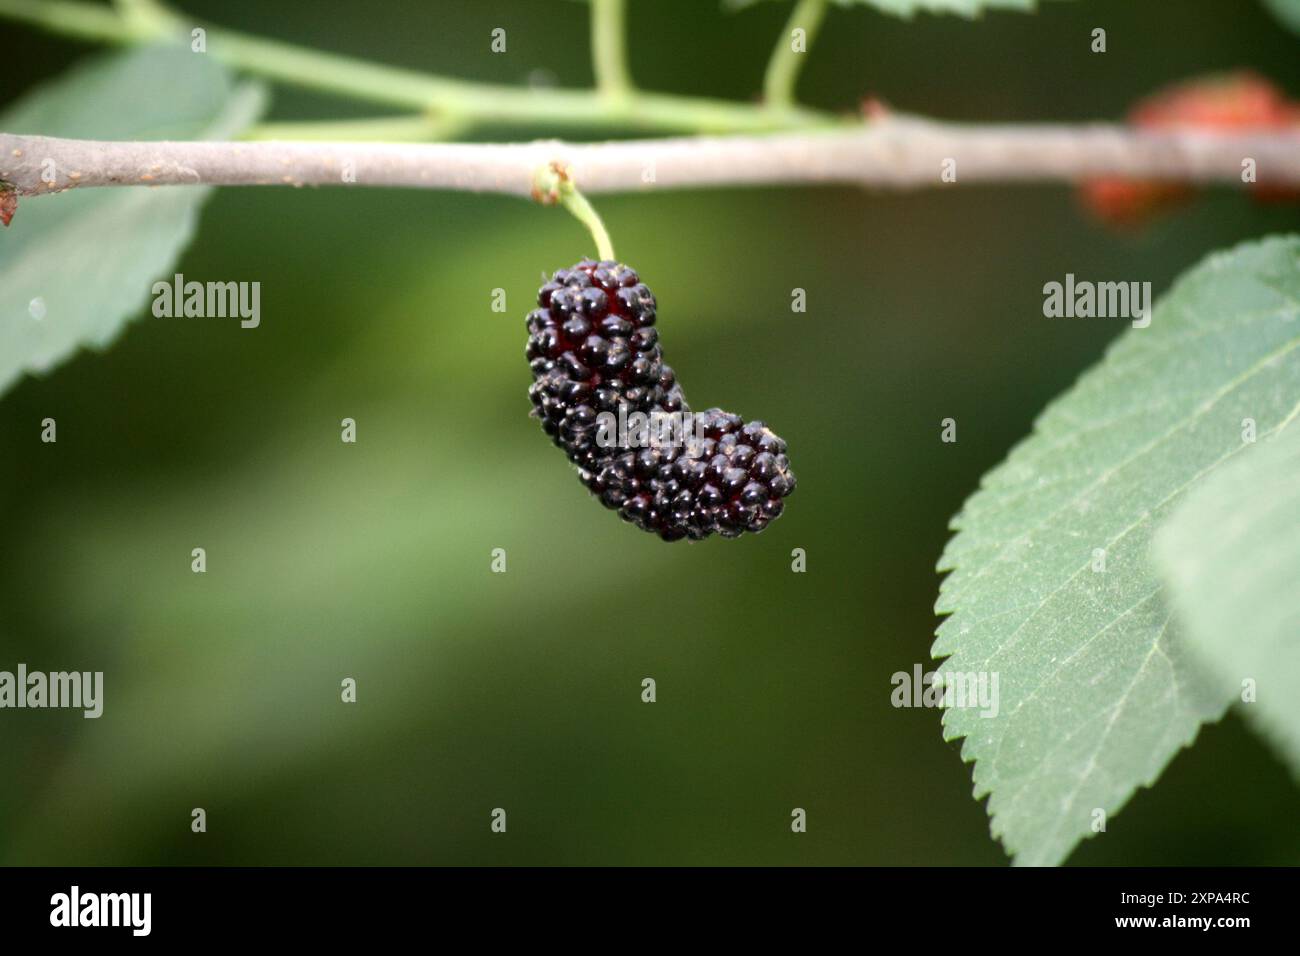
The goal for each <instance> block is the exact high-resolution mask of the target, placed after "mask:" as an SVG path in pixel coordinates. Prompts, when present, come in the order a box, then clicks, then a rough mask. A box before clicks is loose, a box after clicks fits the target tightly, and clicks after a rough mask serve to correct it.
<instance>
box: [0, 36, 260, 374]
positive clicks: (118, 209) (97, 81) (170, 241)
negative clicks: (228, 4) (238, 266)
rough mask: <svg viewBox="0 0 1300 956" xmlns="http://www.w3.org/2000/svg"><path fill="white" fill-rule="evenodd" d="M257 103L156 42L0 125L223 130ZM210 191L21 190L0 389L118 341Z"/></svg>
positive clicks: (2, 250)
mask: <svg viewBox="0 0 1300 956" xmlns="http://www.w3.org/2000/svg"><path fill="white" fill-rule="evenodd" d="M262 101H263V96H262V95H261V91H260V89H259V88H257V87H252V86H240V87H235V86H234V85H233V84H232V82H231V79H230V77H229V75H228V74H227V73H226V71H225V70H224V69H223V68H222V67H221V66H219V65H218V64H217V63H216V62H215V61H214V60H213V59H212V58H211V57H209V56H206V55H204V54H198V53H191V52H190V51H189V50H188V49H187V48H178V47H160V46H153V47H145V48H141V49H138V50H133V51H131V52H127V53H114V54H110V55H108V56H103V57H97V58H95V59H94V60H92V61H90V62H88V63H86V64H84V65H82V66H80V67H78V68H76V69H73V70H72V71H70V72H69V73H67V74H65V75H64V76H62V77H60V78H59V79H56V80H54V81H53V82H51V83H49V84H47V85H45V86H42V87H40V88H39V89H37V90H35V91H34V92H32V93H30V94H29V95H27V96H26V97H24V98H23V99H22V100H20V101H19V102H18V103H16V104H15V105H14V106H13V107H11V108H10V109H9V110H7V111H6V112H5V113H4V114H0V129H3V130H4V131H5V132H8V133H19V134H33V135H41V136H64V137H77V138H85V139H120V140H137V139H203V138H208V139H222V138H229V137H231V136H233V135H235V134H237V133H238V132H239V131H240V130H241V129H243V128H244V127H246V126H247V125H248V124H250V123H251V122H252V121H253V120H254V119H255V118H256V116H257V114H258V113H259V112H260V109H261V106H262ZM65 172H72V171H71V170H69V171H65ZM208 192H209V190H208V189H205V188H198V187H190V186H185V187H181V186H174V187H166V188H159V189H149V188H145V187H138V188H136V187H131V188H126V187H123V188H116V187H115V188H102V189H86V190H73V191H71V192H67V193H60V194H57V195H53V196H38V197H30V198H23V199H20V200H19V203H18V211H17V214H16V215H15V217H14V221H13V225H11V226H10V227H9V228H8V229H6V230H3V231H2V232H0V393H3V392H4V391H5V390H6V389H7V388H9V387H10V386H11V385H12V384H13V383H14V382H15V381H16V380H17V379H18V378H19V377H20V376H21V375H22V374H23V373H24V372H36V373H41V372H45V371H46V370H48V369H50V368H52V367H54V366H55V365H57V364H58V363H60V362H63V361H66V360H67V359H68V358H69V357H70V356H71V355H72V354H74V353H75V352H76V350H77V349H78V348H79V347H80V346H83V345H88V346H92V347H95V348H100V349H102V348H105V347H106V346H108V345H109V344H110V343H111V342H112V341H113V340H114V339H115V338H117V336H118V335H119V334H120V333H121V331H122V328H123V326H124V325H125V324H126V322H127V320H129V319H130V318H131V317H132V316H134V315H137V314H139V312H140V310H141V308H142V307H143V306H144V305H145V303H146V301H147V300H148V297H149V290H150V286H151V285H152V283H153V280H155V279H157V278H158V277H159V276H161V275H162V274H163V273H165V272H166V271H167V270H169V269H170V268H171V267H172V265H173V264H174V263H175V261H176V260H177V258H179V256H180V254H181V251H182V250H183V249H184V248H185V246H186V245H187V244H188V243H189V241H190V239H191V238H192V237H193V235H194V230H195V225H196V223H197V220H198V212H199V207H200V206H201V205H202V203H203V201H204V199H205V198H206V197H207V195H208Z"/></svg>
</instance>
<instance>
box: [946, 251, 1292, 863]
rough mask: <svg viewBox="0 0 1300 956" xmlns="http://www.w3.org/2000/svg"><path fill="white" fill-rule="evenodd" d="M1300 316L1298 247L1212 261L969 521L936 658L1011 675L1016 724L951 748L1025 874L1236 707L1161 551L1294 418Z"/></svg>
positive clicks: (971, 717)
mask: <svg viewBox="0 0 1300 956" xmlns="http://www.w3.org/2000/svg"><path fill="white" fill-rule="evenodd" d="M1298 318H1300V238H1294V237H1291V238H1275V239H1270V240H1265V241H1261V242H1258V243H1253V244H1246V245H1242V246H1238V247H1237V248H1236V249H1234V250H1232V251H1229V252H1226V253H1221V254H1217V255H1214V256H1211V257H1210V258H1209V259H1207V260H1206V261H1205V262H1204V263H1202V264H1201V265H1199V266H1198V267H1196V268H1195V269H1193V270H1192V271H1190V272H1189V273H1186V274H1185V275H1184V276H1183V278H1182V279H1181V280H1180V281H1179V282H1177V283H1176V285H1175V286H1174V288H1173V290H1172V291H1171V292H1170V293H1169V294H1168V295H1167V296H1166V297H1165V298H1164V299H1163V300H1162V301H1161V302H1160V303H1159V304H1157V306H1156V308H1155V310H1154V314H1153V315H1152V317H1151V324H1150V326H1149V327H1148V328H1145V329H1129V330H1128V331H1126V332H1125V334H1124V335H1123V336H1122V337H1121V338H1120V339H1119V340H1118V341H1117V342H1116V344H1115V345H1114V346H1113V347H1112V348H1111V349H1110V351H1109V352H1108V354H1107V356H1106V358H1105V359H1104V360H1103V361H1102V363H1101V364H1100V365H1099V366H1098V367H1096V368H1095V369H1093V370H1092V371H1090V372H1088V373H1087V374H1086V375H1084V376H1083V378H1082V379H1080V381H1079V382H1078V383H1077V384H1076V385H1075V387H1074V388H1073V389H1071V390H1070V391H1069V392H1067V393H1066V394H1065V395H1064V396H1063V397H1061V398H1060V399H1058V400H1057V401H1055V402H1054V403H1052V404H1051V405H1050V406H1049V407H1048V408H1047V410H1046V411H1045V412H1044V413H1043V414H1042V415H1041V416H1040V418H1039V419H1038V422H1037V423H1036V426H1035V430H1034V434H1033V435H1032V436H1031V437H1030V438H1028V439H1027V440H1025V441H1024V442H1022V443H1021V444H1020V445H1019V446H1018V447H1017V448H1016V449H1014V450H1013V451H1012V453H1011V455H1010V457H1009V458H1008V459H1007V461H1006V462H1004V463H1003V464H1002V465H1000V466H999V467H997V468H995V469H994V470H993V471H992V472H990V473H989V474H988V475H986V476H985V478H984V480H983V482H982V487H981V489H980V490H979V491H978V492H976V493H975V494H974V495H973V496H972V497H971V498H970V499H969V500H968V501H967V502H966V505H965V507H964V508H963V510H962V512H961V513H960V514H959V515H958V516H957V517H956V518H954V519H953V522H952V527H953V529H954V530H956V531H958V532H959V533H958V534H957V535H956V536H955V537H953V538H952V540H951V541H950V542H949V544H948V547H947V548H946V550H945V551H944V554H943V557H942V559H941V560H940V562H939V569H940V570H941V571H952V574H950V575H949V576H948V578H947V579H946V580H945V581H944V583H943V586H942V589H941V592H940V597H939V601H938V604H937V606H936V610H937V611H938V613H940V614H951V615H952V616H951V617H949V618H948V619H947V620H946V621H944V622H943V624H942V625H941V626H940V628H939V631H938V639H937V640H936V641H935V644H934V647H933V653H934V655H935V657H936V658H938V657H948V660H947V661H945V662H944V664H943V666H942V667H941V668H940V674H941V675H944V674H954V675H955V674H958V673H970V672H987V673H989V674H998V677H999V687H1000V701H999V705H1000V706H999V710H998V712H997V714H996V716H992V717H982V716H981V711H980V710H978V709H976V708H973V707H950V708H948V709H947V710H946V711H945V713H944V736H945V738H946V739H950V740H951V739H955V738H958V737H965V738H966V741H965V744H964V745H963V747H962V756H963V758H964V759H965V760H968V761H972V760H973V761H975V768H974V780H975V795H976V797H981V796H983V795H985V794H988V795H989V804H988V811H989V814H990V816H991V818H992V829H993V833H994V835H996V836H998V837H999V838H1000V839H1001V840H1002V841H1003V843H1004V845H1005V846H1006V847H1007V849H1008V850H1009V851H1010V852H1011V853H1012V854H1013V855H1014V856H1015V857H1016V860H1017V862H1019V863H1027V864H1053V863H1059V862H1061V861H1062V860H1064V859H1065V857H1066V855H1067V854H1068V853H1069V852H1070V850H1071V849H1072V848H1073V847H1074V845H1075V844H1076V843H1078V841H1079V840H1080V839H1082V838H1083V837H1085V836H1087V835H1089V834H1090V833H1091V832H1092V825H1093V814H1094V812H1095V810H1097V809H1101V810H1104V811H1105V812H1106V813H1107V814H1110V813H1113V812H1115V811H1116V810H1118V809H1119V808H1120V807H1121V806H1123V805H1124V803H1125V802H1126V801H1127V800H1128V798H1129V797H1130V796H1131V795H1132V793H1133V791H1134V789H1135V788H1136V787H1138V786H1139V785H1149V784H1151V783H1152V782H1153V781H1154V780H1155V779H1156V778H1157V777H1158V776H1159V774H1160V772H1161V771H1162V770H1163V768H1164V767H1165V765H1166V764H1167V763H1168V762H1169V760H1170V758H1171V757H1172V756H1173V755H1174V754H1175V753H1176V752H1177V751H1178V749H1179V748H1180V747H1183V746H1186V745H1187V744H1188V743H1190V742H1191V740H1192V739H1193V738H1194V737H1195V735H1196V732H1197V729H1198V728H1199V727H1200V725H1201V724H1202V723H1203V722H1205V721H1207V720H1213V719H1217V718H1218V717H1219V716H1221V715H1222V713H1223V711H1224V710H1225V708H1226V707H1227V705H1228V703H1229V702H1230V700H1231V694H1230V692H1225V690H1224V688H1223V687H1222V686H1221V685H1219V684H1218V683H1217V682H1214V681H1211V680H1209V679H1207V678H1206V676H1205V675H1204V674H1203V673H1202V672H1201V671H1200V670H1199V669H1198V668H1197V666H1196V663H1195V661H1193V660H1190V659H1189V657H1188V656H1187V653H1186V651H1185V648H1184V645H1183V643H1182V642H1181V641H1180V640H1179V636H1178V635H1177V634H1175V633H1174V627H1173V626H1172V625H1171V622H1170V611H1169V610H1168V608H1167V607H1166V605H1165V602H1164V600H1163V597H1162V594H1161V588H1160V581H1159V578H1158V576H1157V573H1156V570H1155V568H1154V567H1153V566H1152V562H1151V561H1150V559H1149V557H1148V550H1149V547H1150V543H1151V537H1152V534H1153V532H1154V529H1155V528H1156V527H1157V526H1159V524H1160V523H1161V521H1162V519H1164V518H1165V517H1166V516H1167V515H1168V514H1170V513H1171V512H1172V511H1173V509H1174V508H1175V507H1177V505H1178V503H1179V502H1180V500H1181V499H1182V497H1183V495H1184V492H1185V491H1186V489H1187V488H1188V487H1189V486H1191V485H1192V484H1193V483H1195V482H1196V481H1198V480H1199V479H1200V478H1202V477H1203V476H1204V475H1206V474H1208V473H1210V472H1211V471H1213V470H1214V469H1215V468H1217V467H1218V466H1219V465H1221V464H1222V463H1224V462H1226V461H1228V460H1230V459H1231V458H1232V457H1233V456H1234V455H1235V454H1237V453H1238V452H1240V451H1241V450H1242V448H1243V447H1248V446H1245V445H1243V443H1242V440H1241V434H1240V429H1241V423H1242V420H1243V419H1244V418H1248V417H1249V418H1253V419H1254V420H1255V421H1256V422H1257V423H1258V429H1259V434H1260V435H1261V436H1267V435H1269V434H1271V433H1273V432H1274V431H1276V430H1277V429H1279V428H1280V427H1282V425H1283V424H1284V423H1286V422H1287V421H1289V420H1290V419H1291V418H1292V417H1293V416H1294V415H1295V414H1296V405H1295V402H1296V397H1297V395H1300V353H1298V351H1297V350H1298V349H1300V321H1297V319H1298ZM1099 555H1101V557H1100V558H1099ZM1099 560H1104V565H1103V567H1104V571H1098V570H1097V562H1098V561H1099ZM949 655H951V656H949Z"/></svg>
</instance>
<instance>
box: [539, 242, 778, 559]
mask: <svg viewBox="0 0 1300 956" xmlns="http://www.w3.org/2000/svg"><path fill="white" fill-rule="evenodd" d="M537 304H538V306H539V308H538V309H536V310H535V311H533V312H531V313H529V315H528V319H527V326H528V333H529V335H528V348H527V351H526V353H525V354H526V357H527V359H528V363H529V367H530V368H531V369H532V372H533V384H532V386H531V387H530V388H529V390H528V397H529V399H530V400H531V401H532V403H533V411H532V414H533V416H534V417H536V418H538V419H540V420H541V423H542V430H543V431H545V432H546V434H548V435H550V436H551V439H552V441H554V442H555V444H556V445H558V446H559V447H560V448H562V449H564V452H565V454H567V455H568V456H569V460H570V461H572V462H573V463H574V464H575V465H577V466H578V474H579V477H580V478H581V479H582V482H583V484H585V485H586V486H587V488H588V489H590V490H591V492H592V494H594V495H595V496H596V497H597V498H599V499H600V501H601V503H602V504H604V505H605V507H607V508H612V509H615V510H617V511H618V513H619V515H620V516H621V517H622V518H624V520H627V521H631V522H632V523H634V524H635V525H637V527H639V528H642V529H644V530H646V531H653V532H655V533H656V534H658V535H659V536H660V537H661V538H663V539H664V540H665V541H676V540H679V539H681V538H691V539H695V540H698V539H701V538H707V537H708V536H709V535H711V534H721V535H722V536H724V537H731V538H734V537H737V536H739V535H741V534H743V533H744V532H746V531H753V532H758V531H762V530H763V529H764V528H766V527H767V525H768V524H769V523H770V522H771V521H772V520H773V519H775V518H777V517H778V516H779V515H780V514H781V511H782V509H783V508H784V499H785V497H786V496H787V495H789V494H790V493H791V492H792V491H794V487H795V478H794V473H793V472H792V471H790V462H789V459H787V458H786V454H785V451H786V447H785V442H784V441H782V440H781V439H780V438H779V437H777V435H776V434H775V433H773V432H772V431H771V430H770V429H769V428H768V427H767V426H766V425H764V424H763V423H762V422H758V421H754V422H745V421H744V420H743V419H742V418H740V416H739V415H733V414H731V413H730V412H724V411H722V410H721V409H718V408H711V409H709V410H708V411H705V412H699V413H694V412H692V411H691V409H690V406H689V405H688V404H687V403H686V399H685V397H684V396H683V394H682V390H681V385H680V384H679V383H678V382H677V377H676V375H675V374H674V373H673V370H672V368H670V367H669V366H668V365H665V364H664V361H663V351H662V348H661V346H660V344H659V333H658V331H657V329H656V328H655V321H656V317H657V314H656V308H657V303H656V302H655V297H654V295H653V294H652V293H651V292H650V290H649V289H648V288H647V287H646V286H645V284H644V283H643V282H641V280H640V277H639V276H638V275H637V274H636V272H635V271H633V270H632V269H629V268H628V267H627V266H625V265H623V264H622V263H616V262H609V261H605V262H594V261H592V260H590V259H584V260H582V261H581V262H579V263H578V264H577V265H575V266H573V267H572V268H571V269H560V270H559V271H557V272H556V273H555V274H554V275H553V276H552V277H551V280H550V281H549V282H547V283H546V284H545V285H543V286H542V288H541V290H540V291H539V292H538V294H537Z"/></svg>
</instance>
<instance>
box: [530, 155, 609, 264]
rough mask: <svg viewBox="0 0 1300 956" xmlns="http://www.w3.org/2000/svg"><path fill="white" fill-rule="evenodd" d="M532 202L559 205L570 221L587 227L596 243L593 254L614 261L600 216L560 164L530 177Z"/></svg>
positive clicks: (548, 164) (550, 164) (548, 166)
mask: <svg viewBox="0 0 1300 956" xmlns="http://www.w3.org/2000/svg"><path fill="white" fill-rule="evenodd" d="M533 198H534V199H535V200H537V201H538V202H540V203H542V204H543V205H546V206H553V205H555V204H556V203H559V204H560V205H562V206H563V207H564V208H565V209H567V210H569V212H571V213H573V217H574V218H575V219H577V220H578V222H580V223H582V224H583V225H584V226H586V227H587V231H588V232H590V233H591V238H592V239H594V240H595V242H596V252H597V253H598V254H599V256H600V258H601V259H609V260H616V259H617V258H618V257H617V256H615V255H614V243H613V241H612V240H611V239H610V238H609V231H608V230H607V229H606V228H605V223H604V221H603V220H602V219H601V218H600V213H598V212H596V209H595V207H594V206H592V204H591V203H590V202H588V201H587V197H586V196H584V195H583V194H582V193H581V192H579V191H578V187H577V186H575V185H574V183H573V176H572V175H571V174H570V172H569V169H568V167H567V166H565V165H564V164H563V163H560V162H551V163H547V164H546V165H545V166H542V167H540V168H539V169H538V170H537V172H536V173H535V174H534V175H533Z"/></svg>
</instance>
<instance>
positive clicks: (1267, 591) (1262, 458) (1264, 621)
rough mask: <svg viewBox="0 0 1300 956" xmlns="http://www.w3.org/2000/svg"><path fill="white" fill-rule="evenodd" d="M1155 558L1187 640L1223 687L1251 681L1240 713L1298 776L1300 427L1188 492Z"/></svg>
mask: <svg viewBox="0 0 1300 956" xmlns="http://www.w3.org/2000/svg"><path fill="white" fill-rule="evenodd" d="M1156 558H1157V561H1158V565H1159V568H1160V570H1161V571H1162V573H1163V575H1164V579H1165V581H1166V582H1167V584H1168V586H1169V593H1170V603H1171V604H1172V605H1173V607H1174V610H1175V612H1176V613H1177V615H1178V621H1179V623H1180V624H1181V625H1182V626H1183V633H1185V635H1186V636H1185V640H1186V642H1187V644H1188V646H1189V647H1191V648H1192V650H1193V652H1194V653H1195V654H1197V655H1198V657H1199V658H1201V659H1203V660H1204V661H1205V662H1206V663H1207V664H1208V666H1209V667H1211V668H1212V669H1213V670H1214V672H1215V673H1216V674H1217V675H1218V676H1219V677H1220V678H1221V679H1222V680H1223V681H1224V683H1225V686H1228V687H1230V688H1234V689H1241V688H1242V686H1243V685H1242V682H1243V681H1245V680H1250V681H1252V682H1253V685H1254V687H1255V689H1256V691H1257V693H1258V698H1257V699H1256V700H1251V701H1250V702H1248V703H1246V705H1245V707H1244V708H1243V710H1244V711H1245V713H1246V716H1247V717H1248V718H1250V719H1251V720H1253V721H1255V722H1256V724H1257V726H1259V727H1260V728H1261V729H1262V730H1263V731H1264V733H1265V735H1266V736H1267V737H1268V738H1269V739H1270V740H1272V741H1273V743H1274V744H1275V745H1276V747H1277V749H1278V751H1279V752H1280V753H1281V754H1282V756H1283V757H1284V758H1285V759H1287V760H1289V761H1290V764H1291V769H1292V772H1294V773H1295V774H1296V776H1297V777H1300V696H1297V695H1296V692H1295V689H1296V687H1300V428H1298V427H1294V423H1292V426H1290V427H1287V428H1285V429H1283V430H1282V431H1280V432H1279V433H1278V434H1276V435H1275V436H1274V437H1273V438H1271V439H1270V440H1268V441H1267V442H1263V443H1261V444H1260V445H1259V446H1258V447H1253V448H1251V449H1250V450H1248V451H1245V452H1243V453H1242V455H1241V457H1240V458H1238V459H1237V460H1236V461H1234V462H1232V463H1231V464H1229V465H1225V466H1224V467H1223V468H1221V469H1219V470H1218V471H1217V472H1215V474H1213V475H1212V476H1210V477H1209V478H1208V479H1206V480H1205V482H1204V483H1202V484H1201V485H1200V486H1198V487H1197V488H1196V489H1195V490H1194V491H1193V492H1192V493H1191V494H1190V495H1188V497H1187V500H1186V501H1185V502H1184V503H1183V504H1182V505H1181V506H1180V507H1179V508H1178V510H1177V511H1175V512H1174V514H1173V516H1172V517H1171V518H1170V519H1169V521H1168V522H1166V524H1165V525H1164V527H1162V528H1161V530H1160V532H1159V534H1157V536H1156Z"/></svg>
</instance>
